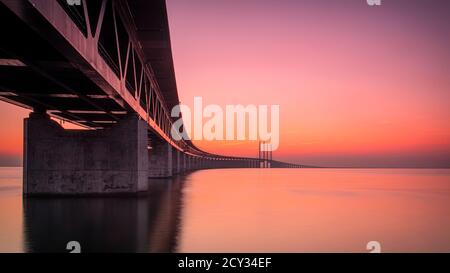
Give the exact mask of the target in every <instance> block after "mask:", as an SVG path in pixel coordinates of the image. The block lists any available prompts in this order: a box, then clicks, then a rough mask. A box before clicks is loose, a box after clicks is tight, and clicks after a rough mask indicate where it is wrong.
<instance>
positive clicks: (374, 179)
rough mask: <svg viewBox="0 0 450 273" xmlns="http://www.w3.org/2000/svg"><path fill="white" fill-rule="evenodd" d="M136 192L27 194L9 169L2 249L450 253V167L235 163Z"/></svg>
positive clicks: (3, 175) (0, 181)
mask: <svg viewBox="0 0 450 273" xmlns="http://www.w3.org/2000/svg"><path fill="white" fill-rule="evenodd" d="M151 183H152V185H153V186H152V191H151V192H149V193H148V194H147V195H145V196H141V197H136V198H130V197H127V198H117V197H107V198H93V197H91V198H27V199H24V198H22V169H21V168H0V252H40V251H62V252H65V251H67V250H66V244H67V242H69V241H78V242H79V243H80V244H81V249H82V251H83V252H87V251H108V252H116V251H121V252H123V251H126V252H368V251H367V250H366V245H367V243H368V242H369V241H378V242H379V243H380V245H381V251H382V252H450V170H449V169H440V170H434V169H226V170H204V171H197V172H193V173H191V174H189V175H186V176H180V177H177V178H174V179H172V180H154V181H151Z"/></svg>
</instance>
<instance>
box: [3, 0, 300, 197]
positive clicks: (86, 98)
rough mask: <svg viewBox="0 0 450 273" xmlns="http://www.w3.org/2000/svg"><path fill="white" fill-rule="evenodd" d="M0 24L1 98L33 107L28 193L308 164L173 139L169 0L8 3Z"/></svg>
mask: <svg viewBox="0 0 450 273" xmlns="http://www.w3.org/2000/svg"><path fill="white" fill-rule="evenodd" d="M0 22H1V31H2V33H1V34H2V39H1V45H0V99H1V100H3V101H6V102H8V103H12V104H15V105H18V106H21V107H25V108H28V109H31V110H32V112H31V113H30V115H29V117H28V118H26V119H25V121H24V176H23V179H24V194H25V195H33V194H103V193H137V192H141V191H147V190H148V179H149V178H159V177H171V176H173V175H175V174H180V173H184V172H188V171H192V170H198V169H207V168H261V167H278V168H298V167H301V166H300V165H295V164H289V163H284V162H279V161H275V160H272V158H271V156H270V158H269V157H268V156H267V155H268V154H267V153H260V157H259V158H247V157H231V156H223V155H217V154H212V153H208V152H206V151H203V150H201V149H199V148H198V147H196V146H195V145H194V144H193V143H192V142H191V141H190V140H183V139H181V140H175V139H174V138H173V137H172V136H171V128H172V123H173V122H175V120H174V118H172V117H171V116H170V111H171V109H172V107H174V106H176V105H178V104H179V98H178V91H177V85H176V80H175V72H174V66H173V58H172V52H171V43H170V35H169V25H168V19H167V11H166V5H165V1H164V0H152V1H148V0H133V1H126V0H92V1H82V0H79V1H78V0H0ZM55 119H57V120H62V121H69V122H71V123H74V124H77V125H80V126H82V127H85V128H86V129H88V130H67V129H63V127H62V126H61V125H60V124H59V123H58V122H56V121H55ZM261 154H262V156H261Z"/></svg>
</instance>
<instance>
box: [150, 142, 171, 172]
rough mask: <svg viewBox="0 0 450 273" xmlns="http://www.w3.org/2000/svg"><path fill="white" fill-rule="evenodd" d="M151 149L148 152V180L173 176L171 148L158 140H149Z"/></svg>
mask: <svg viewBox="0 0 450 273" xmlns="http://www.w3.org/2000/svg"><path fill="white" fill-rule="evenodd" d="M150 143H151V144H150V146H151V148H150V149H149V150H148V156H149V168H148V177H149V178H164V177H171V176H172V175H173V159H174V158H173V155H172V154H173V153H174V152H175V151H172V150H173V148H172V146H171V145H170V144H169V143H167V142H164V141H162V140H159V139H152V140H150Z"/></svg>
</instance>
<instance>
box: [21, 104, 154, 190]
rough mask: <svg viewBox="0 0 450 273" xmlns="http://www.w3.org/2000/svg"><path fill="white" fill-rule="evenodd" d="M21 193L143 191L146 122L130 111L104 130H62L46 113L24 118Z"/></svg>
mask: <svg viewBox="0 0 450 273" xmlns="http://www.w3.org/2000/svg"><path fill="white" fill-rule="evenodd" d="M23 160H24V168H23V193H24V194H25V195H38V194H66V195H83V194H108V193H137V192H140V191H146V190H147V189H148V180H147V172H148V155H147V124H146V123H145V122H144V121H142V120H140V119H139V118H138V117H137V116H134V115H130V116H127V117H126V118H125V119H123V120H121V121H119V123H118V124H117V125H115V126H113V127H112V128H109V129H104V130H65V129H64V128H62V127H61V126H60V125H59V124H58V123H57V122H55V121H53V120H51V119H50V118H49V116H48V115H46V114H45V113H34V112H33V113H31V114H30V116H29V117H28V118H26V119H25V120H24V159H23Z"/></svg>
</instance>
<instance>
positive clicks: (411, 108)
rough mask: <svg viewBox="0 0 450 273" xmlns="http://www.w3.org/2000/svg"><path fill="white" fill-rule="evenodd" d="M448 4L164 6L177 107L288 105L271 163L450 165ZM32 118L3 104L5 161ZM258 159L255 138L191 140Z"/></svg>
mask: <svg viewBox="0 0 450 273" xmlns="http://www.w3.org/2000/svg"><path fill="white" fill-rule="evenodd" d="M449 7H450V5H449V3H448V1H447V2H446V1H436V2H434V1H433V2H432V1H417V0H412V1H387V2H386V3H383V5H382V6H381V7H377V8H373V7H369V6H368V5H367V4H366V3H365V1H354V2H351V3H350V2H349V3H347V2H346V3H345V4H343V3H342V2H340V1H339V3H338V1H309V0H306V1H288V0H283V1H269V0H258V1H256V0H247V1H207V0H192V1H184V0H167V8H168V15H169V25H170V30H171V43H172V50H173V58H174V65H175V71H176V78H177V86H178V92H179V97H180V101H181V103H183V104H186V105H188V106H190V107H192V105H193V98H194V97H195V96H201V97H203V102H204V105H206V104H218V105H221V106H225V105H226V104H242V105H249V104H254V105H259V104H264V105H272V104H278V105H280V147H279V149H278V150H277V151H275V152H274V153H273V155H274V159H276V160H286V161H291V162H295V163H301V164H307V165H319V166H413V167H416V166H425V167H450V108H449V107H448V102H449V101H450V77H449V76H448V75H449V72H450V52H449V50H448V45H449V44H450V38H449V37H450V29H449V27H448V26H449V25H450V19H449V17H448V13H447V11H448V8H449ZM26 113H27V112H26V111H24V110H20V109H19V108H17V107H14V106H10V105H7V104H6V103H3V102H0V128H2V132H1V133H0V137H1V143H0V159H1V158H2V156H3V157H7V156H10V155H17V156H20V154H21V150H22V129H21V128H22V119H23V117H25V116H26V115H27V114H26ZM194 143H195V144H196V145H197V146H199V147H200V148H203V149H205V150H206V151H208V152H212V153H220V154H226V155H240V156H251V157H253V156H257V153H258V145H257V142H255V141H249V142H237V141H234V142H228V141H194Z"/></svg>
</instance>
